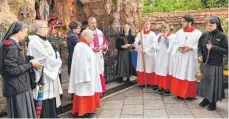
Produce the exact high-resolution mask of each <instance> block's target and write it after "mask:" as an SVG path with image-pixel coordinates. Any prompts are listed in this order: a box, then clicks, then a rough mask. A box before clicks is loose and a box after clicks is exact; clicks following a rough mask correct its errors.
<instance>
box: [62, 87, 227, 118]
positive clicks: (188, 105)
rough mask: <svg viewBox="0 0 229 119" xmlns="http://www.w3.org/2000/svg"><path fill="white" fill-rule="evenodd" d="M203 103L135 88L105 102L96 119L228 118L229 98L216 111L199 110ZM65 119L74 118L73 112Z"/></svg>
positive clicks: (97, 112)
mask: <svg viewBox="0 0 229 119" xmlns="http://www.w3.org/2000/svg"><path fill="white" fill-rule="evenodd" d="M226 92H227V91H226ZM227 97H228V96H227ZM201 100H202V98H200V97H197V99H196V100H192V101H188V100H180V99H177V98H176V97H174V96H163V95H160V94H157V93H154V92H152V90H151V89H150V88H148V89H145V88H144V89H140V88H138V87H133V88H131V89H129V90H127V91H124V92H121V93H118V94H116V95H113V96H110V97H108V98H105V99H102V106H101V109H97V110H96V118H228V98H225V99H224V100H223V101H222V102H218V103H217V110H216V111H208V110H207V109H206V108H201V107H199V106H198V104H199V102H200V101H201ZM61 118H72V115H71V112H68V113H65V114H64V115H62V116H61Z"/></svg>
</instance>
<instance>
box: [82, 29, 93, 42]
mask: <svg viewBox="0 0 229 119" xmlns="http://www.w3.org/2000/svg"><path fill="white" fill-rule="evenodd" d="M81 38H82V39H85V40H86V41H87V42H88V43H91V42H92V40H93V38H94V33H93V31H92V30H90V29H85V30H83V32H82V34H81Z"/></svg>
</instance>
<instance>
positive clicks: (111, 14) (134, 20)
mask: <svg viewBox="0 0 229 119" xmlns="http://www.w3.org/2000/svg"><path fill="white" fill-rule="evenodd" d="M114 1H115V0H81V2H82V3H83V5H84V7H83V14H82V15H79V16H77V19H78V20H79V21H87V19H88V18H89V17H95V18H96V19H97V22H98V27H100V28H102V27H105V28H106V27H112V28H117V27H121V26H123V25H124V24H129V25H131V27H132V30H133V32H136V31H137V30H138V28H137V26H138V11H137V10H138V6H139V1H140V0H116V3H115V2H114Z"/></svg>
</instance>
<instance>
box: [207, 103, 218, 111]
mask: <svg viewBox="0 0 229 119" xmlns="http://www.w3.org/2000/svg"><path fill="white" fill-rule="evenodd" d="M207 109H208V110H209V111H213V110H216V102H211V103H209V105H208V108H207Z"/></svg>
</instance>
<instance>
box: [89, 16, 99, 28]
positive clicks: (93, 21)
mask: <svg viewBox="0 0 229 119" xmlns="http://www.w3.org/2000/svg"><path fill="white" fill-rule="evenodd" d="M88 26H89V28H90V29H91V30H95V29H96V27H97V22H96V19H95V17H90V18H89V19H88Z"/></svg>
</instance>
